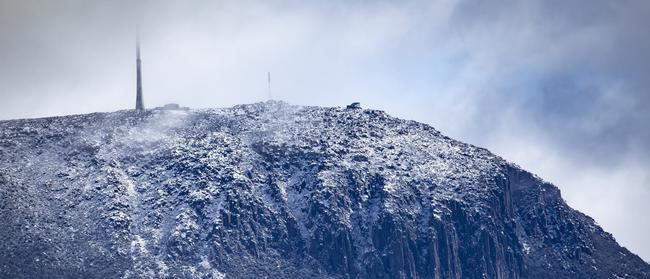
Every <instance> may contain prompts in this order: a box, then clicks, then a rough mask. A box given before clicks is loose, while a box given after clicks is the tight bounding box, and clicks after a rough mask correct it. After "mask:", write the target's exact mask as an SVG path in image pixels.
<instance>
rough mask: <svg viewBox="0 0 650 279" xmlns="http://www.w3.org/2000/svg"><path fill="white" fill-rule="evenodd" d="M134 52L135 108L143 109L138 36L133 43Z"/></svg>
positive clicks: (137, 109)
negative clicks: (135, 69) (135, 67)
mask: <svg viewBox="0 0 650 279" xmlns="http://www.w3.org/2000/svg"><path fill="white" fill-rule="evenodd" d="M135 52H136V65H137V83H138V84H137V87H136V99H135V110H136V111H144V101H143V100H142V72H141V68H142V65H141V64H142V60H141V59H140V38H139V37H138V39H136V44H135Z"/></svg>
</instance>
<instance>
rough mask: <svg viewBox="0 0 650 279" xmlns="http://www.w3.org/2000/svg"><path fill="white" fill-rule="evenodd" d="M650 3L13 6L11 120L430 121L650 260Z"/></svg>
mask: <svg viewBox="0 0 650 279" xmlns="http://www.w3.org/2000/svg"><path fill="white" fill-rule="evenodd" d="M649 19H650V2H647V1H640V0H639V1H632V0H622V1H605V0H592V1H586V0H584V1H555V0H553V1H535V0H533V1H525V2H524V1H514V0H504V1H490V2H487V1H463V0H459V1H451V0H445V1H442V0H440V1H435V0H434V1H204V0H197V1H172V0H163V1H153V0H151V1H139V2H136V1H125V0H118V1H81V0H61V1H45V0H42V1H36V0H21V1H18V0H4V1H2V2H1V3H0V38H2V44H0V98H1V99H0V100H1V102H0V119H15V118H25V117H43V116H52V115H64V114H75V113H89V112H95V111H114V110H119V109H124V108H131V107H133V105H134V104H133V103H134V100H135V96H134V89H135V73H134V71H135V67H134V65H135V62H134V55H135V51H134V41H133V40H134V33H135V32H134V26H135V25H140V29H141V32H142V47H143V69H144V93H145V104H146V105H147V106H159V105H163V104H165V103H169V102H177V103H180V104H182V105H187V106H190V107H194V108H197V107H223V106H232V105H235V104H239V103H250V102H256V101H261V100H264V99H265V98H266V94H267V93H266V72H267V71H271V72H272V77H273V84H272V87H273V89H272V91H273V96H274V98H276V99H281V100H284V101H287V102H289V103H293V104H303V105H321V106H343V105H346V104H348V103H350V102H353V101H360V102H361V103H362V105H363V106H364V107H367V108H375V109H381V110H385V111H387V112H389V113H391V114H392V115H395V116H398V117H402V118H407V119H414V120H417V121H420V122H425V123H428V124H431V125H432V126H434V127H436V128H437V129H438V130H441V131H442V132H443V133H445V134H447V135H449V136H451V137H454V138H457V139H459V140H462V141H465V142H469V143H472V144H475V145H478V146H482V147H486V148H488V149H490V150H491V151H493V152H495V153H496V154H499V155H501V156H503V157H504V158H506V159H508V160H509V161H512V162H515V163H517V164H520V165H521V166H523V167H524V168H526V169H528V170H530V171H532V172H534V173H537V174H539V175H540V176H541V177H542V178H544V179H546V180H549V181H551V182H553V183H555V184H556V185H557V186H558V187H560V189H561V190H562V193H563V196H564V198H565V199H566V200H567V202H568V203H569V204H570V205H571V206H573V207H574V208H577V209H579V210H581V211H583V212H585V213H586V214H588V215H590V216H592V217H594V218H595V219H596V221H598V223H599V224H600V225H602V226H603V227H604V228H605V229H606V230H607V231H610V232H612V233H613V234H614V236H615V237H616V238H617V240H618V241H619V242H620V243H622V244H623V245H624V246H626V247H628V248H629V249H630V250H632V251H633V252H635V253H637V254H639V255H640V256H642V257H643V258H644V259H646V261H648V260H650V242H649V241H647V240H646V235H647V234H648V232H649V231H650V218H647V216H646V215H645V214H646V213H647V212H649V211H650V203H648V202H647V201H648V200H650V173H649V172H648V169H649V167H650V128H649V127H650V126H649V125H648V123H650V55H649V54H648V51H647V50H648V49H650V36H648V35H647V33H648V32H647V27H646V26H648V24H649V22H648V20H649Z"/></svg>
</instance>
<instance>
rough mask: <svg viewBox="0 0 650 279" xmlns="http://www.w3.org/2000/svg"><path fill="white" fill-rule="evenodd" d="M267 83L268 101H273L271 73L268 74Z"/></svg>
mask: <svg viewBox="0 0 650 279" xmlns="http://www.w3.org/2000/svg"><path fill="white" fill-rule="evenodd" d="M268 82H269V84H268V85H269V100H273V98H272V97H271V72H268Z"/></svg>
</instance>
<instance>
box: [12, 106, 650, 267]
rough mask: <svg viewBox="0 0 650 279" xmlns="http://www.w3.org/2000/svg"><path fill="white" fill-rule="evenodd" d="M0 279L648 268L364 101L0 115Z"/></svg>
mask: <svg viewBox="0 0 650 279" xmlns="http://www.w3.org/2000/svg"><path fill="white" fill-rule="evenodd" d="M0 228H2V229H1V230H0V278H264V277H268V278H650V265H648V264H647V263H645V262H644V261H643V260H641V259H640V258H639V257H638V256H636V255H634V254H632V253H631V252H629V251H628V250H627V249H625V248H622V247H620V246H619V245H618V244H617V243H616V241H615V240H614V238H613V237H612V236H611V235H610V234H609V233H607V232H605V231H603V230H602V229H601V228H600V227H599V226H598V225H597V224H595V222H594V220H592V219H591V218H590V217H588V216H586V215H584V214H582V213H580V212H578V211H576V210H573V209H571V208H570V207H569V206H567V204H566V203H565V202H564V201H563V200H562V197H561V195H560V191H559V190H558V188H557V187H555V186H554V185H551V184H549V183H547V182H545V181H543V180H542V179H540V178H538V177H536V176H535V175H533V174H530V173H528V172H526V171H525V170H522V169H521V168H519V167H518V166H516V165H513V164H511V163H508V162H506V161H505V160H503V159H501V158H500V157H498V156H496V155H494V154H492V153H490V152H489V151H487V150H485V149H482V148H478V147H475V146H472V145H468V144H465V143H462V142H459V141H456V140H453V139H451V138H448V137H446V136H444V135H442V134H441V133H440V132H438V131H436V130H435V129H434V128H432V127H430V126H428V125H425V124H422V123H418V122H415V121H406V120H401V119H397V118H394V117H391V116H389V115H387V114H385V113H384V112H381V111H377V110H365V109H345V108H322V107H301V106H292V105H288V104H286V103H282V102H265V103H256V104H250V105H240V106H235V107H233V108H224V109H207V110H149V111H147V112H145V113H141V114H137V113H134V112H132V111H119V112H114V113H93V114H87V115H75V116H64V117H52V118H42V119H29V120H11V121H1V122H0Z"/></svg>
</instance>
